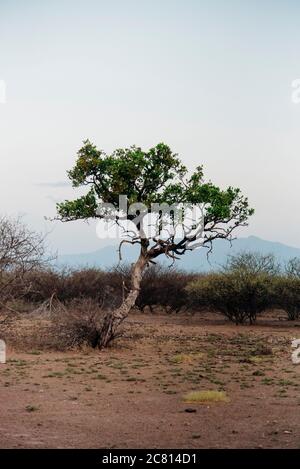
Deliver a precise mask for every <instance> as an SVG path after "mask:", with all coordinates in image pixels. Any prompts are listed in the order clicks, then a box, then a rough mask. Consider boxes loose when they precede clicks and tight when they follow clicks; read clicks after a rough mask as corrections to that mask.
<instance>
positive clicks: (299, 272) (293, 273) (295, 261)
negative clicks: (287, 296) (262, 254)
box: [285, 257, 300, 279]
mask: <svg viewBox="0 0 300 469" xmlns="http://www.w3.org/2000/svg"><path fill="white" fill-rule="evenodd" d="M285 273H286V275H287V276H288V277H293V278H298V279H300V258H299V257H293V258H292V259H290V260H289V261H288V262H287V263H286V265H285Z"/></svg>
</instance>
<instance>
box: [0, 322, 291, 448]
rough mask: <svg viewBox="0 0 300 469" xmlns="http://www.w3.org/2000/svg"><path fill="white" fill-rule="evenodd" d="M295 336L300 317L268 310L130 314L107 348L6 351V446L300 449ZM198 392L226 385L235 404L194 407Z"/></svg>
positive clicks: (0, 402) (1, 369)
mask: <svg viewBox="0 0 300 469" xmlns="http://www.w3.org/2000/svg"><path fill="white" fill-rule="evenodd" d="M296 326H298V327H296ZM293 337H299V338H300V328H299V324H295V323H294V324H292V323H288V322H285V321H278V320H277V321H272V318H271V319H270V318H269V319H268V320H266V321H265V322H261V323H259V324H257V325H255V326H251V327H250V326H235V325H233V324H230V323H228V322H226V321H224V320H223V319H220V318H219V317H218V316H214V317H213V316H210V317H209V316H208V315H195V316H193V317H191V316H173V315H172V316H161V315H152V316H147V315H132V317H131V319H130V321H129V322H128V324H127V326H126V333H125V336H124V337H123V338H122V339H119V340H118V341H117V342H116V343H115V344H114V346H113V347H111V348H110V349H107V350H105V351H103V352H97V351H88V352H86V351H81V352H78V351H74V352H67V353H57V352H43V351H40V352H37V351H33V352H31V353H24V352H18V351H17V350H10V349H8V357H7V358H8V362H7V364H6V365H0V386H1V391H0V392H1V396H0V413H1V421H0V447H1V448H143V447H145V448H150V447H152V448H299V447H300V396H299V385H300V365H298V366H297V365H293V364H292V362H291V358H290V354H291V347H290V345H291V339H292V338H293ZM193 390H223V391H225V392H226V394H227V396H228V398H229V399H230V401H229V402H227V403H218V404H216V403H208V404H196V405H195V404H193V405H191V404H186V403H185V402H184V401H183V396H184V394H185V393H187V392H189V391H193ZM187 408H190V409H194V410H195V411H196V412H192V413H188V412H186V409H187Z"/></svg>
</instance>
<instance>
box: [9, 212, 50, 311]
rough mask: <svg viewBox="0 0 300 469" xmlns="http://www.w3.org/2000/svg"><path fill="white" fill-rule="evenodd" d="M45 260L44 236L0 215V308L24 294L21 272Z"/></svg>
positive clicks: (38, 265) (20, 222) (15, 220)
mask: <svg viewBox="0 0 300 469" xmlns="http://www.w3.org/2000/svg"><path fill="white" fill-rule="evenodd" d="M45 262H46V259H45V245H44V237H43V236H41V235H40V234H38V233H35V232H34V231H31V230H30V229H29V228H27V226H26V225H25V224H24V223H23V222H22V220H21V219H20V218H17V219H13V218H8V217H5V216H2V217H0V308H1V307H3V306H4V305H6V303H7V301H8V300H10V299H11V298H12V297H15V296H16V294H17V291H18V292H19V293H20V291H22V293H24V294H25V290H26V291H28V288H29V287H30V286H29V285H27V286H25V284H24V282H23V281H24V277H25V275H26V274H27V273H28V272H30V271H32V270H33V269H36V268H38V267H41V266H43V265H44V263H45Z"/></svg>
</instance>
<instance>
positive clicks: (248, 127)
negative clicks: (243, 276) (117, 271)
mask: <svg viewBox="0 0 300 469" xmlns="http://www.w3.org/2000/svg"><path fill="white" fill-rule="evenodd" d="M298 44H300V3H299V2H297V1H294V0H288V1H286V2H281V1H277V0H272V1H271V0H265V1H264V2H258V1H256V0H254V1H252V2H251V3H250V2H243V1H242V0H229V1H227V2H226V4H225V2H224V1H223V2H222V1H221V0H212V1H211V2H204V1H196V0H187V1H185V2H183V1H170V0H166V1H165V2H163V4H162V2H158V1H156V0H155V1H151V2H150V1H139V2H138V1H133V0H129V1H127V2H121V1H116V0H113V1H111V2H104V1H96V0H86V1H84V2H83V1H76V0H75V1H72V2H71V1H70V0H64V1H60V2H59V1H58V0H53V1H52V2H37V1H35V0H27V2H21V1H19V0H10V1H8V0H2V1H1V2H0V80H5V83H6V103H5V104H1V103H0V155H1V173H0V196H1V198H2V200H3V202H2V208H1V212H2V213H6V214H12V215H15V214H24V219H25V220H26V221H28V223H29V224H30V225H31V226H33V227H34V228H35V229H38V230H47V231H48V230H51V233H50V235H49V241H50V243H51V245H52V246H53V248H57V249H58V250H59V251H60V252H61V253H76V252H89V251H93V250H96V249H98V248H100V247H102V246H103V245H104V244H105V243H104V242H103V241H100V240H99V239H98V238H97V237H96V233H95V228H94V225H95V224H94V223H91V225H90V227H87V226H86V225H85V224H83V223H79V222H78V223H75V224H61V223H59V222H55V223H50V222H46V221H45V220H44V216H48V217H53V216H54V215H55V202H56V201H61V200H64V199H65V198H69V197H75V196H76V191H73V190H72V189H71V188H70V186H69V185H68V184H67V183H68V180H67V176H66V171H67V170H68V169H70V168H71V167H72V165H73V164H74V161H75V156H76V152H77V151H78V149H79V148H80V146H81V143H82V141H83V140H84V139H86V138H89V139H90V140H91V141H93V142H94V143H95V144H96V145H97V146H98V147H99V148H102V149H104V150H105V151H106V152H110V151H112V150H113V149H115V148H117V147H128V146H130V145H133V144H136V145H138V146H141V147H143V148H145V149H147V148H149V147H151V146H154V145H156V144H157V143H158V142H161V141H163V142H165V143H167V144H168V145H170V147H171V148H172V150H173V151H174V152H176V153H178V154H179V155H180V156H181V158H182V160H183V161H184V163H185V164H187V165H188V166H189V167H191V168H193V167H195V166H196V165H199V164H203V165H204V172H205V176H206V179H208V180H209V179H211V180H212V181H213V182H215V183H216V184H219V185H220V186H222V187H226V186H228V185H233V186H238V187H240V188H241V189H242V191H243V193H245V194H246V195H247V196H248V198H249V202H250V205H251V206H253V207H254V208H255V210H256V213H255V216H254V217H252V218H251V219H250V225H249V227H248V228H244V229H242V230H240V231H239V232H238V234H239V236H242V237H247V236H249V235H255V236H258V237H260V238H263V239H267V240H271V241H278V242H281V243H284V244H287V245H290V246H295V247H300V212H299V208H298V203H299V182H298V175H299V172H300V171H299V170H300V162H299V157H298V152H299V150H300V141H299V138H298V128H299V125H300V104H296V103H295V102H293V101H292V98H291V96H292V91H293V89H292V82H293V81H294V80H296V79H298V78H299V77H300V60H299V53H298V50H299V46H298Z"/></svg>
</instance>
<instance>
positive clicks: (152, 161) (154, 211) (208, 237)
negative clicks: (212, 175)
mask: <svg viewBox="0 0 300 469" xmlns="http://www.w3.org/2000/svg"><path fill="white" fill-rule="evenodd" d="M68 176H69V178H70V180H71V182H72V185H73V187H75V188H76V187H80V186H86V187H87V188H88V191H87V193H86V194H85V195H84V196H81V197H79V198H78V199H76V200H71V201H69V200H66V201H64V202H62V203H59V204H58V205H57V211H58V218H59V219H60V220H62V221H72V220H78V219H89V218H99V219H110V220H112V219H113V220H114V222H115V223H116V224H117V225H118V226H120V227H121V228H122V229H123V239H122V240H121V242H120V258H121V247H122V245H123V244H124V243H130V244H138V245H139V246H140V254H139V257H138V259H137V261H136V263H135V264H134V265H133V267H132V271H131V288H130V290H129V293H128V295H127V297H126V298H125V299H124V301H123V303H122V305H121V306H120V308H118V309H116V310H115V311H111V312H110V313H109V314H107V316H106V318H105V321H104V324H103V329H102V334H101V338H100V340H99V347H105V346H106V345H107V344H108V343H109V342H110V340H112V339H113V338H114V337H115V334H116V331H117V329H118V327H119V325H120V324H121V323H122V321H123V320H124V319H125V318H126V317H127V315H128V314H129V312H130V309H131V308H132V307H133V306H134V304H135V302H136V299H137V297H138V294H139V291H140V285H141V280H142V275H143V272H144V270H145V268H146V267H147V266H149V265H150V264H153V263H155V259H156V258H157V257H158V256H160V255H165V256H167V257H168V258H169V259H170V260H171V261H172V262H175V260H176V259H179V258H180V256H182V255H184V254H185V253H186V251H188V250H192V249H195V248H196V247H199V246H205V247H208V250H209V251H210V250H211V248H212V242H213V240H215V239H217V238H223V239H231V238H232V233H233V231H234V230H235V229H236V228H237V227H238V226H243V225H246V224H247V220H248V217H249V216H250V215H252V213H253V209H251V208H249V205H248V200H247V198H245V197H244V196H243V195H242V194H241V191H240V189H238V188H233V187H229V188H227V189H226V190H221V189H220V188H219V187H217V186H215V185H213V184H212V183H211V182H204V181H203V169H202V166H199V167H197V168H196V169H195V171H194V172H193V173H192V174H191V175H189V173H188V170H187V168H186V167H185V166H184V165H183V164H182V162H181V161H180V159H179V158H178V156H177V155H176V154H174V153H173V152H172V151H171V149H170V148H169V147H168V146H167V145H165V144H164V143H160V144H158V145H157V146H155V147H154V148H151V149H150V150H149V151H143V150H142V149H141V148H139V147H136V146H132V147H130V148H126V149H117V150H115V151H114V152H113V153H112V154H111V155H107V154H105V153H104V152H103V151H102V150H98V149H97V148H96V146H95V145H93V144H92V143H91V142H90V141H88V140H87V141H85V142H84V144H83V147H82V148H81V149H80V150H79V152H78V155H77V160H76V163H75V166H74V167H73V169H71V170H70V171H69V172H68ZM120 196H123V198H122V199H120ZM124 198H125V199H126V207H125V208H124V204H123V202H124ZM120 200H121V201H122V208H121V209H120ZM128 206H129V209H127V207H128ZM196 212H197V213H196ZM199 212H200V214H199ZM195 213H196V215H195ZM126 223H127V226H126V227H124V224H126ZM145 225H146V228H147V229H145Z"/></svg>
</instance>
